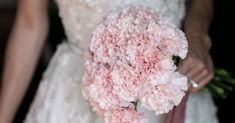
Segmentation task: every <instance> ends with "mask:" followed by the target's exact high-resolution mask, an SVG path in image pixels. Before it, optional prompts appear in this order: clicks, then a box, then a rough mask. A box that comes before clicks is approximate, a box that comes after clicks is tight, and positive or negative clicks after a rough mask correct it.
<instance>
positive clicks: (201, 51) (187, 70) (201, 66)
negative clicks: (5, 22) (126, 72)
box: [0, 0, 217, 123]
mask: <svg viewBox="0 0 235 123" xmlns="http://www.w3.org/2000/svg"><path fill="white" fill-rule="evenodd" d="M47 3H48V1H47V0H20V1H19V4H18V11H17V17H16V21H15V24H14V28H13V31H12V33H11V36H10V38H9V42H8V45H7V51H6V55H5V56H6V57H5V65H4V72H3V73H4V74H3V79H2V86H1V87H2V88H1V93H0V94H1V96H0V122H1V123H11V122H12V119H13V117H14V114H15V112H16V110H17V108H18V106H19V104H20V102H21V99H22V97H23V96H24V94H25V90H26V89H27V87H28V84H29V82H30V79H31V76H32V74H33V71H34V69H35V65H36V63H37V60H38V57H39V55H40V52H41V49H42V44H43V43H44V41H45V38H46V35H47V32H48V17H47ZM129 4H131V5H140V6H143V7H150V8H152V9H154V10H156V11H157V12H161V13H164V16H166V18H167V19H168V20H169V21H170V22H172V23H174V24H175V25H177V26H178V27H180V28H182V29H183V30H184V32H185V33H186V36H187V38H188V41H189V53H188V55H187V57H186V59H185V60H183V61H181V62H180V64H179V68H178V71H179V72H181V73H182V74H184V75H186V76H187V77H188V78H189V79H190V80H191V81H194V87H192V86H191V85H189V92H196V93H190V94H189V96H185V99H184V100H183V101H182V104H180V106H178V107H176V108H175V109H174V110H173V111H172V112H170V113H169V114H167V115H161V116H155V115H154V113H153V112H150V111H146V110H143V109H141V107H140V108H139V110H143V111H144V112H145V113H146V116H147V118H148V119H149V123H163V122H167V123H182V122H184V123H217V118H216V108H215V106H214V104H213V102H212V99H211V96H210V94H208V93H202V92H200V91H199V90H200V89H201V88H202V87H204V86H205V85H206V84H207V83H208V81H209V80H210V79H211V78H212V77H213V74H212V73H213V63H212V61H211V57H210V54H209V49H210V47H211V41H210V38H209V36H208V29H209V25H210V21H211V18H212V0H188V1H187V2H186V1H185V0H57V5H58V7H59V14H60V17H61V19H62V22H63V24H64V28H65V31H66V35H67V37H68V38H67V41H64V42H63V43H62V44H60V45H59V46H58V49H57V52H56V53H55V55H54V57H53V59H52V60H51V62H50V64H49V67H48V69H47V70H46V72H45V73H44V75H43V78H42V81H41V83H40V87H39V89H38V92H37V95H36V97H35V99H34V101H33V103H32V105H31V108H30V110H29V112H28V114H27V117H26V119H25V123H103V122H104V121H103V120H102V119H101V118H99V117H98V116H97V115H96V114H95V113H94V112H92V111H91V108H90V106H89V104H88V102H86V101H85V100H84V98H83V96H82V94H81V88H82V82H81V76H82V74H83V68H84V67H83V65H84V54H85V52H86V51H87V49H88V45H89V41H90V38H91V36H92V31H93V30H94V28H95V26H96V25H97V24H98V23H99V22H100V20H101V19H102V18H103V16H104V15H106V14H107V13H108V12H110V11H112V10H115V9H118V8H119V7H121V6H125V5H129ZM186 5H187V6H186ZM184 109H185V110H184Z"/></svg>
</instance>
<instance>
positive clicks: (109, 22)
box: [83, 6, 188, 123]
mask: <svg viewBox="0 0 235 123" xmlns="http://www.w3.org/2000/svg"><path fill="white" fill-rule="evenodd" d="M187 51H188V44H187V40H186V37H185V35H184V33H183V32H182V31H181V30H179V29H178V28H177V27H176V26H175V25H173V24H171V23H169V22H168V21H167V20H166V19H164V18H163V17H161V15H160V14H158V13H157V12H155V11H154V10H152V9H150V8H142V7H140V6H137V7H136V6H128V7H126V8H124V9H121V10H118V11H115V12H111V13H109V14H108V15H107V16H106V17H105V18H104V19H103V20H102V21H101V22H100V23H99V24H98V25H97V27H96V29H95V31H94V32H93V37H92V39H91V44H90V48H89V55H88V57H87V60H86V63H85V72H84V76H83V82H84V89H83V95H84V97H85V98H86V99H87V100H88V101H89V102H90V104H91V106H92V108H93V110H94V111H95V112H96V113H98V114H99V115H100V116H101V117H104V119H105V122H106V123H145V122H146V121H147V119H145V118H144V114H143V113H141V112H138V106H142V107H143V108H146V109H148V110H152V111H154V112H155V114H156V115H158V114H163V113H168V112H169V111H170V110H171V109H172V108H173V107H174V106H176V105H178V104H179V103H180V102H181V100H182V98H183V96H184V95H185V91H186V90H187V87H188V80H187V78H186V77H185V76H184V75H181V74H180V73H178V72H176V68H177V66H176V62H175V58H180V59H183V58H185V56H186V54H187Z"/></svg>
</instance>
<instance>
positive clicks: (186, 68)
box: [177, 59, 191, 75]
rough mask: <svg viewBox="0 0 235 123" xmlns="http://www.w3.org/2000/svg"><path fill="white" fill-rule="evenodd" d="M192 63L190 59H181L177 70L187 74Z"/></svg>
mask: <svg viewBox="0 0 235 123" xmlns="http://www.w3.org/2000/svg"><path fill="white" fill-rule="evenodd" d="M190 68H191V65H190V61H189V60H188V59H185V60H183V61H181V62H180V63H179V65H178V67H177V71H178V72H180V73H181V74H183V75H185V74H186V73H188V72H189V71H190Z"/></svg>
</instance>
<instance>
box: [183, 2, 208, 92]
mask: <svg viewBox="0 0 235 123" xmlns="http://www.w3.org/2000/svg"><path fill="white" fill-rule="evenodd" d="M212 15H213V3H212V0H189V1H188V3H187V14H186V18H185V22H184V25H183V26H184V27H183V29H184V31H185V33H186V37H187V39H188V41H189V42H188V43H189V52H188V55H187V57H186V59H185V60H183V61H182V62H181V63H180V64H179V71H180V72H181V73H183V74H185V75H186V76H187V77H188V78H189V79H190V80H193V81H195V82H197V83H198V84H199V87H197V88H194V89H192V88H191V89H190V90H191V91H193V92H195V91H198V90H199V89H201V88H202V87H203V86H205V85H206V84H207V83H208V82H209V80H210V79H211V78H212V77H213V62H212V60H211V57H210V54H209V49H210V47H211V40H210V37H209V35H208V31H209V27H210V23H211V19H212Z"/></svg>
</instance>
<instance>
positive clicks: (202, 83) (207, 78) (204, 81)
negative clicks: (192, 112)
mask: <svg viewBox="0 0 235 123" xmlns="http://www.w3.org/2000/svg"><path fill="white" fill-rule="evenodd" d="M212 78H213V74H211V73H208V74H206V75H205V76H204V77H202V78H201V80H199V81H198V82H197V83H198V87H197V88H191V89H190V92H197V91H199V90H200V89H201V88H203V87H204V86H205V85H206V84H207V83H208V82H209V81H210V80H211V79H212Z"/></svg>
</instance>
